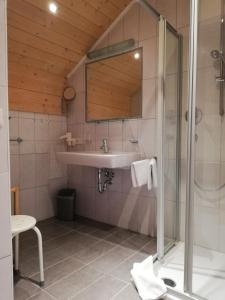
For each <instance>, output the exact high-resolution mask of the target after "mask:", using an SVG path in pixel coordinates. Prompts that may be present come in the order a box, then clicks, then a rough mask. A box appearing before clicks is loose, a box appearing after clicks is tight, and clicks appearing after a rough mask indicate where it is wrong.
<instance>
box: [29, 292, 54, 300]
mask: <svg viewBox="0 0 225 300" xmlns="http://www.w3.org/2000/svg"><path fill="white" fill-rule="evenodd" d="M29 300H55V298H53V297H52V296H51V295H49V294H47V293H46V292H45V291H41V292H40V293H38V294H36V295H34V296H32V297H31V298H29Z"/></svg>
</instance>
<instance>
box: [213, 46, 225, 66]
mask: <svg viewBox="0 0 225 300" xmlns="http://www.w3.org/2000/svg"><path fill="white" fill-rule="evenodd" d="M210 54H211V56H212V58H214V59H221V60H222V61H223V63H225V61H224V56H223V52H222V51H219V50H217V49H214V50H212V51H211V52H210Z"/></svg>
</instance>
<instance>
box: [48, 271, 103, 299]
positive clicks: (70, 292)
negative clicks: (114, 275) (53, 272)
mask: <svg viewBox="0 0 225 300" xmlns="http://www.w3.org/2000/svg"><path fill="white" fill-rule="evenodd" d="M101 276H102V274H101V273H100V272H97V271H96V270H94V269H92V268H90V267H85V268H83V269H81V270H79V271H77V272H74V273H73V274H71V275H70V276H68V277H66V278H65V279H62V280H60V281H58V282H57V283H56V284H54V285H52V286H51V287H49V288H47V291H48V293H50V294H51V295H53V296H54V297H57V299H59V300H67V299H68V298H71V297H72V296H74V295H76V294H78V293H79V292H80V291H81V290H83V289H84V288H86V287H87V286H89V285H90V284H92V283H93V282H94V281H96V280H98V279H99V278H100V277H101ZM92 299H95V298H92ZM96 299H97V298H96Z"/></svg>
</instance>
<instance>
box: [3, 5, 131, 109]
mask: <svg viewBox="0 0 225 300" xmlns="http://www.w3.org/2000/svg"><path fill="white" fill-rule="evenodd" d="M54 2H55V3H56V4H57V5H58V12H57V14H56V15H52V14H51V13H50V12H49V10H48V4H49V1H48V0H8V59H9V106H10V109H11V110H20V111H29V112H39V113H48V114H61V103H60V98H61V95H62V92H63V89H64V87H65V85H66V80H65V77H66V75H67V74H68V73H69V72H70V71H71V69H72V68H73V67H74V66H75V65H76V64H77V63H78V62H79V61H80V59H81V58H82V56H83V55H84V54H85V53H86V52H87V51H88V50H89V49H90V48H91V46H92V45H93V44H94V43H95V42H96V40H97V39H98V38H99V37H100V35H101V34H102V33H103V32H104V31H105V30H106V29H107V27H108V26H109V25H110V24H111V23H112V21H113V20H114V19H115V18H116V17H117V16H118V15H119V14H120V13H121V11H122V10H123V9H124V8H125V7H126V6H127V5H128V4H129V3H130V0H120V1H114V0H107V1H105V0H93V1H88V0H56V1H54ZM117 2H119V3H117Z"/></svg>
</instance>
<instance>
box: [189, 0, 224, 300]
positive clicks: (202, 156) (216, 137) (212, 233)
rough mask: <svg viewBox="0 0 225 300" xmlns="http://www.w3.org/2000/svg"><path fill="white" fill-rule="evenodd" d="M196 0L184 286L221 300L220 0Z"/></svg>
mask: <svg viewBox="0 0 225 300" xmlns="http://www.w3.org/2000/svg"><path fill="white" fill-rule="evenodd" d="M194 2H195V1H192V8H194V7H195V5H194ZM198 2H199V8H198V14H197V8H196V9H195V14H196V17H195V22H194V23H195V26H193V28H192V32H191V34H192V35H195V39H196V37H197V32H198V40H197V41H198V44H196V50H195V52H193V56H194V57H195V59H196V60H197V63H196V69H195V70H192V72H193V73H192V74H190V75H192V76H193V77H195V82H196V91H195V92H194V95H193V97H194V98H195V101H194V102H192V104H193V106H192V108H191V109H190V101H191V100H192V99H193V98H192V97H191V98H190V96H189V111H191V110H192V123H193V124H192V128H189V133H190V136H192V138H190V136H189V143H188V147H189V149H191V148H192V151H191V156H189V164H188V165H189V166H188V167H189V175H191V176H192V178H190V181H189V185H188V188H190V193H189V194H188V196H189V197H187V207H188V209H189V211H187V214H186V246H185V247H186V253H185V258H186V265H185V273H186V275H185V290H186V291H187V292H189V293H191V294H194V295H196V296H198V297H201V298H204V299H208V300H220V299H225V275H224V274H225V246H224V245H225V233H224V228H225V221H224V220H225V205H224V203H225V167H224V166H225V165H224V160H225V159H224V158H225V147H224V145H225V143H224V140H225V138H224V137H225V115H224V80H225V77H224V67H225V60H224V49H225V48H224V20H223V19H224V0H222V1H217V2H214V1H210V3H211V6H210V10H209V6H208V4H209V1H201V0H200V1H198ZM192 14H193V12H192ZM192 17H193V16H192ZM194 27H195V28H194ZM197 27H198V30H197ZM190 61H191V57H190ZM190 73H191V71H190ZM192 76H189V77H190V79H189V80H190V81H191V77H192ZM193 77H192V79H193ZM193 81H194V79H193ZM189 93H190V91H189ZM189 116H190V113H189ZM190 119H191V117H190ZM189 154H190V153H189ZM191 173H192V174H191ZM188 235H189V238H188Z"/></svg>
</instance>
